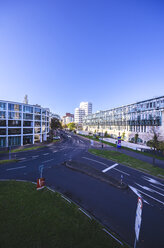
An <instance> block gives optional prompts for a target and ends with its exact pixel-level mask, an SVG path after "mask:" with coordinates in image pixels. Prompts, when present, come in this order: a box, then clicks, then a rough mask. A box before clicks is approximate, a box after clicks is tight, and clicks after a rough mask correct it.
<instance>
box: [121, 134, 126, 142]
mask: <svg viewBox="0 0 164 248" xmlns="http://www.w3.org/2000/svg"><path fill="white" fill-rule="evenodd" d="M121 139H122V140H124V139H125V132H123V133H122V136H121Z"/></svg>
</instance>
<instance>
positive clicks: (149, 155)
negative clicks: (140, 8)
mask: <svg viewBox="0 0 164 248" xmlns="http://www.w3.org/2000/svg"><path fill="white" fill-rule="evenodd" d="M78 135H80V136H82V137H86V138H88V139H92V140H95V141H97V142H101V143H104V144H107V145H110V146H113V147H116V144H113V143H110V142H108V141H105V140H103V141H102V140H99V139H96V138H93V137H92V136H89V135H82V134H78ZM121 147H122V149H125V150H128V151H132V152H136V153H140V154H142V155H145V156H148V157H152V158H153V157H154V156H155V158H156V159H159V160H164V157H161V156H158V155H153V154H151V153H149V152H141V151H137V150H134V149H131V148H129V147H126V146H121Z"/></svg>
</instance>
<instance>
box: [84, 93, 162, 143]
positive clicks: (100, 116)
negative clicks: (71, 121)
mask: <svg viewBox="0 0 164 248" xmlns="http://www.w3.org/2000/svg"><path fill="white" fill-rule="evenodd" d="M83 130H86V131H90V132H101V133H105V132H106V131H107V133H108V134H110V135H111V137H113V138H116V137H118V135H122V134H123V133H124V137H125V140H129V141H130V140H133V139H134V136H135V134H136V133H137V134H138V135H139V141H140V142H141V143H146V142H147V141H148V140H151V139H152V137H153V134H154V132H156V133H157V134H158V136H159V140H164V96H162V97H157V98H153V99H149V100H145V101H141V102H137V103H134V104H130V105H126V106H122V107H118V108H114V109H109V110H106V111H99V112H97V113H95V114H91V115H88V116H85V117H84V119H83Z"/></svg>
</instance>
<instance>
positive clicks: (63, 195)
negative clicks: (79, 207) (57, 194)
mask: <svg viewBox="0 0 164 248" xmlns="http://www.w3.org/2000/svg"><path fill="white" fill-rule="evenodd" d="M61 197H62V198H63V199H64V200H66V201H67V202H69V203H70V204H71V201H70V200H68V199H67V198H66V197H65V196H64V195H62V196H61Z"/></svg>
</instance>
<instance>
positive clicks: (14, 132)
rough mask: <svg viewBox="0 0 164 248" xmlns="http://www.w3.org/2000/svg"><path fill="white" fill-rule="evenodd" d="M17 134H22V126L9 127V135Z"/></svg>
mask: <svg viewBox="0 0 164 248" xmlns="http://www.w3.org/2000/svg"><path fill="white" fill-rule="evenodd" d="M15 134H21V129H20V128H9V129H8V135H15Z"/></svg>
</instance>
